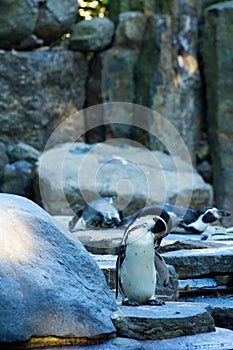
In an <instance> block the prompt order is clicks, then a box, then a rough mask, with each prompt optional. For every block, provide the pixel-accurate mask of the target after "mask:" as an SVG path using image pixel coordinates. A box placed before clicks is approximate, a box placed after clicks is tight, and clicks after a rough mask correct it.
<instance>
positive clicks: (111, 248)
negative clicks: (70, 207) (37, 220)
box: [53, 215, 233, 255]
mask: <svg viewBox="0 0 233 350" xmlns="http://www.w3.org/2000/svg"><path fill="white" fill-rule="evenodd" d="M53 219H54V221H55V223H56V224H57V225H58V226H59V227H61V228H63V229H65V230H68V222H69V221H70V220H71V219H72V216H69V215H54V216H53ZM123 233H124V228H120V229H105V230H101V229H100V230H90V229H87V230H80V229H79V230H78V229H74V231H73V232H72V235H73V236H74V237H76V238H78V239H79V240H80V241H81V242H82V244H83V245H84V246H85V247H86V249H87V250H88V251H89V252H91V253H92V254H111V255H112V254H113V255H114V254H115V255H116V254H117V253H118V248H119V245H120V243H121V240H122V237H123ZM200 237H201V236H200V235H194V234H175V233H171V234H169V235H168V236H167V237H166V238H165V239H164V240H163V241H162V245H161V247H160V253H165V252H169V251H173V250H179V249H205V248H212V247H219V246H221V245H222V246H223V245H226V244H230V242H209V241H208V242H206V241H201V240H200ZM231 243H233V242H231Z"/></svg>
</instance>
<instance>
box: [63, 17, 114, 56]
mask: <svg viewBox="0 0 233 350" xmlns="http://www.w3.org/2000/svg"><path fill="white" fill-rule="evenodd" d="M113 33H114V24H113V23H112V21H110V20H109V19H108V18H106V17H104V18H99V17H94V18H93V19H91V20H89V21H85V20H84V21H81V22H79V23H77V24H76V25H75V28H74V32H73V34H72V36H71V38H70V40H69V48H70V49H71V50H77V51H84V52H88V51H101V50H103V49H104V48H106V47H107V46H108V45H110V43H111V41H112V36H113Z"/></svg>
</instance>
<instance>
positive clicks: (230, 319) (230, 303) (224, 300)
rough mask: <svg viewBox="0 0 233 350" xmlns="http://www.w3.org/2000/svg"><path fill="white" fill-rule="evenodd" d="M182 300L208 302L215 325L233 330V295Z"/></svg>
mask: <svg viewBox="0 0 233 350" xmlns="http://www.w3.org/2000/svg"><path fill="white" fill-rule="evenodd" d="M184 301H187V302H189V303H190V302H197V303H204V304H208V305H209V306H210V313H211V315H212V317H213V319H214V321H215V325H216V326H217V327H222V328H228V329H230V330H233V296H230V295H228V296H225V295H224V296H221V295H220V296H217V297H205V298H203V297H195V298H188V299H184ZM232 344H233V343H232Z"/></svg>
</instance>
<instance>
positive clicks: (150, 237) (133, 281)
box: [116, 206, 180, 306]
mask: <svg viewBox="0 0 233 350" xmlns="http://www.w3.org/2000/svg"><path fill="white" fill-rule="evenodd" d="M179 222H180V220H175V221H174V220H172V218H171V217H170V216H169V214H168V213H167V212H166V211H165V210H161V208H158V207H154V206H152V207H146V208H144V209H142V210H141V211H140V213H139V215H138V217H137V218H136V219H135V220H134V221H133V222H132V223H131V224H130V225H129V226H128V227H127V228H126V230H125V233H124V236H123V239H122V243H121V246H120V249H119V254H118V258H117V266H116V271H117V274H116V297H117V296H118V288H119V290H120V293H121V295H122V304H123V305H130V306H138V305H141V304H149V305H163V304H164V302H163V301H160V300H157V299H156V298H155V288H156V269H155V254H156V251H157V249H158V247H159V246H160V243H161V241H162V239H163V238H164V237H165V236H166V235H167V234H168V233H169V232H171V230H172V229H173V227H174V226H176V225H177V224H178V223H179Z"/></svg>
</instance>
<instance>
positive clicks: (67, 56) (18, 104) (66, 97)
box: [0, 51, 87, 150]
mask: <svg viewBox="0 0 233 350" xmlns="http://www.w3.org/2000/svg"><path fill="white" fill-rule="evenodd" d="M86 68H87V63H86V60H85V58H84V56H83V54H81V53H78V52H72V51H59V52H58V51H33V52H15V51H11V52H9V51H8V52H4V51H1V52H0V76H1V89H2V90H1V91H2V92H1V105H0V122H1V125H2V126H3V127H2V128H1V131H0V139H1V140H2V141H3V142H6V143H8V144H9V143H15V142H19V141H21V142H25V143H27V144H29V145H31V146H34V147H35V148H37V149H38V150H41V149H42V148H43V147H44V146H45V144H46V141H47V140H48V138H49V136H50V134H51V133H52V132H53V131H54V129H55V128H56V127H58V126H59V125H60V124H61V123H62V121H64V120H65V119H66V118H68V117H71V116H72V115H74V114H75V113H77V112H78V110H79V109H81V108H82V107H83V105H84V100H85V89H84V86H85V80H86ZM76 124H77V123H73V125H68V126H67V128H66V129H64V128H63V132H62V133H61V134H60V135H59V137H58V139H57V140H56V143H60V142H62V140H63V141H64V139H66V140H67V139H69V137H71V138H72V139H73V140H74V139H75V140H76V134H77V133H78V132H81V130H83V124H82V123H79V124H78V125H76ZM66 125H67V124H66ZM81 134H82V132H81ZM57 135H58V133H57Z"/></svg>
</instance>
